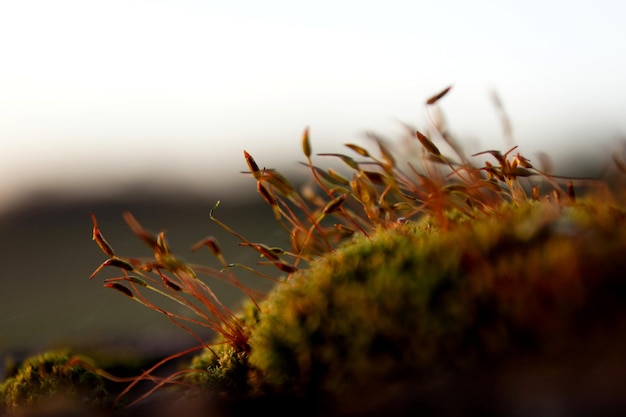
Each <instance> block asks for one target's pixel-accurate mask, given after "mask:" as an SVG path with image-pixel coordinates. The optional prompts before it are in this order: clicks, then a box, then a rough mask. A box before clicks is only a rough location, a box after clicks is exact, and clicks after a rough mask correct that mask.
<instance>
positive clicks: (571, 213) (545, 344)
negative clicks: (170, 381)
mask: <svg viewBox="0 0 626 417" xmlns="http://www.w3.org/2000/svg"><path fill="white" fill-rule="evenodd" d="M450 219H456V220H455V221H454V222H453V223H447V224H446V226H445V229H443V228H442V227H441V226H439V225H438V222H437V221H434V220H431V219H424V220H423V221H420V222H417V223H409V224H406V225H402V226H398V227H397V228H395V229H392V230H380V231H379V232H378V233H377V234H376V235H374V236H372V237H370V238H367V239H365V238H362V239H357V240H356V241H354V242H352V243H350V244H348V245H345V246H343V247H341V248H340V249H338V250H336V251H335V252H333V253H331V254H329V255H327V256H325V257H322V258H320V259H318V260H317V261H316V262H315V263H313V264H312V265H311V268H310V269H308V270H306V271H303V272H301V273H298V274H296V275H295V276H294V278H293V280H292V281H291V283H290V284H289V285H282V286H279V287H278V288H277V289H276V290H275V291H273V292H272V293H271V294H270V296H269V299H268V300H267V302H266V303H265V304H264V305H263V314H262V315H261V318H260V322H259V324H258V325H257V326H256V328H255V329H254V331H253V332H252V336H251V339H250V346H251V354H250V359H249V361H250V364H251V367H252V374H253V375H254V378H253V380H254V381H257V382H258V384H259V386H260V387H262V390H265V391H266V392H286V393H290V394H293V393H295V394H297V395H320V394H321V395H326V394H329V395H331V396H333V395H337V396H339V395H341V394H342V393H344V392H347V391H348V390H349V389H350V388H351V387H352V386H353V385H354V382H355V381H360V382H361V383H365V384H366V383H367V381H381V380H385V381H394V380H398V379H401V378H404V377H406V376H409V377H410V378H413V379H419V380H428V379H429V378H432V377H435V376H437V375H441V374H445V373H450V372H453V373H454V372H463V371H467V370H472V369H477V368H479V367H480V366H485V365H489V366H496V365H495V364H497V363H499V361H505V360H506V358H510V357H513V356H516V355H524V354H529V355H538V356H550V355H558V354H559V353H560V352H563V350H564V349H566V347H567V346H568V344H570V343H573V342H574V341H575V340H577V339H578V338H581V337H583V338H584V335H585V334H586V333H587V332H591V331H592V329H596V328H597V327H598V326H605V327H607V328H609V327H611V326H618V327H619V326H621V327H620V328H621V329H624V328H626V326H624V324H625V323H624V320H623V319H621V322H620V319H619V317H622V316H623V313H624V309H625V308H626V291H625V289H626V282H625V279H624V276H623V272H622V271H624V269H625V268H626V259H625V258H624V256H623V253H624V249H626V222H625V219H626V217H625V213H624V211H623V210H622V209H620V208H617V207H610V206H607V205H605V204H604V202H593V201H587V202H580V203H578V204H576V205H572V206H568V207H561V206H557V205H555V204H548V203H545V204H544V203H522V204H518V205H512V204H510V205H503V206H501V207H500V208H498V209H493V210H492V211H490V212H489V214H488V215H487V214H479V213H476V218H475V219H474V220H468V217H467V216H457V217H455V216H450ZM607 331H608V330H607Z"/></svg>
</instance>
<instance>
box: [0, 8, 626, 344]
mask: <svg viewBox="0 0 626 417" xmlns="http://www.w3.org/2000/svg"><path fill="white" fill-rule="evenodd" d="M624 15H626V4H624V3H622V2H615V1H608V0H599V1H596V2H594V3H593V4H590V3H589V2H583V1H567V2H566V1H535V0H531V1H525V2H490V1H481V0H479V1H474V2H463V1H460V0H457V1H455V0H447V1H446V0H444V1H430V2H420V1H400V0H388V1H385V2H376V1H358V2H357V1H341V0H333V1H326V0H319V1H316V2H307V3H303V2H294V1H273V0H268V1H264V2H255V1H229V2H225V1H221V2H217V1H197V0H177V1H164V0H161V1H159V0H151V1H141V0H124V1H118V0H110V1H107V2H100V1H85V0H80V1H78V0H76V1H68V0H60V1H55V2H49V1H45V0H41V1H36V0H22V1H19V2H2V3H1V4H0V57H1V58H0V60H1V62H2V63H1V65H0V268H1V269H2V270H1V271H0V274H1V275H0V279H1V283H2V285H1V289H0V355H2V356H9V355H16V356H20V355H23V354H25V353H27V352H30V351H36V350H41V349H43V348H46V347H50V346H55V345H61V344H79V343H91V344H97V343H101V342H102V341H109V340H118V341H119V343H121V344H123V343H129V344H130V345H132V344H133V343H136V344H139V345H142V343H143V342H142V341H143V340H145V341H147V342H148V343H150V346H152V347H154V348H155V349H157V348H156V346H161V345H162V346H163V347H162V348H163V349H164V350H167V349H171V348H172V345H173V343H180V344H181V346H182V345H185V344H186V343H193V340H191V339H190V338H189V337H188V336H187V335H186V334H183V333H182V331H181V330H179V329H178V328H175V327H174V326H173V325H171V324H170V323H169V322H168V321H167V320H166V319H165V318H163V317H159V316H158V314H156V313H154V312H153V311H144V310H146V309H144V308H142V307H140V306H139V305H136V303H133V302H131V301H130V300H127V299H125V298H123V297H122V296H121V295H119V294H117V293H114V292H113V291H110V290H106V289H102V288H101V282H99V280H98V279H97V278H96V279H94V280H92V281H89V280H88V279H87V278H88V276H89V275H90V274H91V272H92V271H93V270H94V269H95V268H96V267H97V266H98V265H99V264H100V263H101V262H102V261H103V260H104V259H105V258H104V255H103V254H102V253H101V252H100V251H99V249H98V248H97V246H96V245H95V243H93V242H92V241H91V222H90V219H89V215H88V213H89V212H95V213H96V215H97V216H98V218H99V219H100V221H101V224H100V226H101V229H102V230H103V233H105V236H106V237H107V239H109V241H110V242H111V244H112V245H113V246H114V247H115V248H116V249H117V250H118V252H120V253H123V254H125V255H128V256H134V255H136V256H139V255H141V254H148V252H147V248H144V247H143V246H142V245H141V242H139V241H138V240H137V239H135V238H134V237H133V236H132V234H131V233H130V231H129V230H128V228H127V227H126V225H125V223H124V221H123V219H122V213H123V211H125V210H130V211H132V212H133V213H134V214H135V215H136V217H137V218H138V219H139V220H140V222H142V223H143V224H144V225H145V226H146V227H147V228H149V229H151V230H154V231H160V230H162V229H165V230H167V233H168V236H169V238H170V240H171V243H172V245H173V246H174V248H175V250H177V251H178V252H180V253H185V254H186V253H187V252H186V251H187V248H188V247H189V246H190V245H191V244H193V243H195V242H196V241H197V240H199V239H200V238H202V237H204V236H206V235H215V236H217V237H218V238H219V239H220V240H224V244H223V246H224V247H225V250H226V251H227V254H228V256H229V257H230V259H231V260H233V261H241V262H247V263H249V264H254V262H256V261H257V258H256V255H255V253H252V252H248V251H245V250H241V248H238V247H237V242H236V241H235V240H229V239H230V238H231V237H230V236H227V235H225V234H223V233H222V232H221V230H219V228H218V227H217V226H216V225H215V224H213V223H211V222H210V220H209V217H208V213H209V210H210V209H211V207H212V206H213V204H214V203H215V202H216V201H217V200H222V206H221V207H220V211H219V214H220V215H221V216H222V217H223V219H224V220H225V221H226V222H227V223H229V224H230V225H231V226H233V227H235V228H236V229H238V230H240V231H245V232H246V235H247V236H249V238H250V240H257V241H263V242H266V243H269V244H276V245H279V244H281V242H283V241H282V240H281V239H284V237H283V236H282V235H280V234H279V233H278V231H277V230H276V226H275V224H274V223H273V220H272V215H271V211H270V210H269V209H268V208H267V207H265V206H264V205H259V203H262V202H261V200H260V198H259V197H258V195H257V194H256V190H255V184H254V181H253V180H252V179H251V178H249V177H247V176H246V175H243V174H241V171H245V170H246V165H245V161H244V159H243V155H242V152H243V150H244V149H245V150H247V151H248V152H250V153H251V154H252V155H253V156H254V157H255V159H256V160H257V162H258V163H259V165H261V166H263V167H268V168H269V167H273V168H278V169H280V170H281V171H282V172H283V173H286V174H287V175H289V173H292V174H293V175H294V176H297V175H298V174H299V172H301V170H302V167H300V166H299V165H298V161H300V160H302V159H303V157H302V155H301V148H300V138H301V135H302V132H303V130H304V128H305V127H307V126H309V127H310V129H311V140H312V144H313V148H314V152H345V151H346V149H345V148H344V146H343V145H344V144H345V143H357V144H361V145H364V146H367V145H368V144H369V142H368V141H367V138H366V132H374V133H376V134H378V135H380V136H382V137H385V138H387V139H389V140H391V141H393V140H394V139H395V138H397V137H399V136H401V135H402V134H403V133H404V130H403V129H404V128H403V126H402V124H403V123H408V124H411V125H414V126H416V127H418V128H424V126H426V125H427V124H428V117H427V113H426V110H425V107H424V102H425V100H426V99H427V98H428V97H430V96H431V95H433V94H435V93H437V92H439V91H441V90H442V89H443V88H444V87H446V86H448V85H452V86H453V89H452V90H451V92H450V93H449V94H448V95H447V96H446V97H445V98H444V99H443V100H442V101H441V107H442V109H443V111H444V114H445V116H446V119H447V123H448V125H449V126H450V129H451V132H452V133H453V134H454V135H455V136H456V138H457V139H458V140H459V141H460V143H461V144H462V145H463V146H464V147H465V149H466V150H467V152H468V153H473V152H478V151H482V150H486V149H502V150H506V149H507V148H508V147H509V143H507V140H506V138H505V137H504V136H503V132H502V126H501V124H500V119H499V114H498V112H497V111H496V109H495V108H494V105H493V102H492V99H491V94H492V93H493V92H496V93H497V94H498V96H499V97H500V99H501V101H502V103H503V105H504V108H505V110H506V111H507V113H508V116H509V118H510V120H511V123H512V127H513V134H514V137H515V143H516V144H518V145H519V146H520V148H519V150H520V152H521V153H522V154H523V155H525V156H526V157H528V158H529V159H531V161H532V160H533V158H534V157H535V156H536V155H537V154H538V152H545V153H547V154H549V155H550V156H551V157H552V159H553V162H554V164H555V170H556V171H557V173H560V174H563V175H571V174H574V173H575V172H576V171H580V170H581V169H583V168H584V170H585V172H586V173H590V174H592V175H593V174H594V173H597V172H600V171H601V169H602V166H603V164H604V163H605V162H606V160H607V159H608V158H610V152H612V150H613V148H614V146H615V145H616V144H617V143H618V142H619V141H621V140H622V138H623V135H624V134H625V132H626V117H625V116H626V115H625V114H624V112H625V109H626V80H625V79H624V74H626V44H625V43H624V39H626V26H624V24H623V16H624ZM322 164H323V163H322ZM189 256H190V257H191V255H189ZM194 256H195V255H194ZM198 256H204V257H205V258H202V259H203V261H204V260H207V261H208V258H209V256H208V254H202V255H198ZM228 294H229V295H227V296H225V297H229V298H228V300H229V303H234V304H236V303H237V302H238V300H239V299H240V296H239V295H236V294H231V293H228ZM161 342H162V343H161ZM143 348H145V346H143Z"/></svg>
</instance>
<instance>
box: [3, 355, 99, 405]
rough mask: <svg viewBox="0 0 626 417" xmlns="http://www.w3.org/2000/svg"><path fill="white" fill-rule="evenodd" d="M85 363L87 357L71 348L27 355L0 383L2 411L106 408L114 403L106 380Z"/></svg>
mask: <svg viewBox="0 0 626 417" xmlns="http://www.w3.org/2000/svg"><path fill="white" fill-rule="evenodd" d="M85 363H89V362H88V359H87V358H85V357H83V356H77V355H75V354H73V353H72V352H71V351H69V350H57V351H48V352H45V353H43V354H41V355H37V356H33V357H30V358H27V359H26V360H25V361H24V362H23V363H22V364H21V366H20V367H19V368H18V369H17V372H16V374H15V375H14V376H12V377H10V378H7V380H6V381H4V382H3V383H2V384H1V385H0V415H5V414H6V415H31V414H32V415H38V414H36V413H43V414H42V415H52V413H54V412H58V413H69V412H78V411H102V410H104V409H105V408H104V407H105V406H108V405H110V399H109V398H108V394H107V390H106V388H105V381H104V379H103V378H102V377H101V376H99V375H97V374H95V373H93V372H91V371H89V370H87V369H85V367H84V366H82V365H83V364H85ZM29 413H30V414H29ZM46 413H49V414H46Z"/></svg>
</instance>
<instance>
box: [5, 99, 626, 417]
mask: <svg viewBox="0 0 626 417" xmlns="http://www.w3.org/2000/svg"><path fill="white" fill-rule="evenodd" d="M449 90H450V88H447V89H445V90H443V91H442V92H441V93H439V94H436V95H434V96H433V97H431V98H429V99H428V100H427V102H426V106H427V108H428V109H429V111H430V112H431V114H432V115H433V117H432V127H431V128H430V129H429V130H422V131H418V130H417V129H414V128H411V127H410V126H407V132H408V136H409V137H410V138H411V142H410V143H409V145H411V146H410V148H408V149H403V150H402V151H401V152H399V151H397V149H395V148H394V147H393V146H392V145H391V144H390V143H388V142H387V141H385V140H383V139H382V138H380V137H378V136H376V135H371V136H370V137H371V139H372V140H373V142H374V144H375V147H376V149H377V152H376V153H374V152H372V151H371V150H368V149H365V148H364V147H362V146H359V145H355V144H346V148H347V149H348V150H349V151H350V153H351V154H353V156H350V155H344V154H337V153H333V154H318V155H316V157H320V158H332V159H334V160H335V159H338V160H339V161H341V162H342V164H343V166H344V168H345V169H344V171H342V172H339V171H338V170H335V169H324V168H321V167H319V166H317V165H315V164H314V162H313V158H314V154H313V148H312V145H311V140H310V130H309V129H308V128H306V129H305V130H304V134H303V137H302V150H303V153H304V156H305V158H306V162H303V165H304V166H306V168H307V169H308V170H309V171H310V173H311V181H310V183H308V184H305V185H304V186H303V187H296V186H294V185H293V184H292V183H290V182H289V181H288V180H287V178H285V177H284V176H283V175H281V174H280V173H279V172H277V171H276V170H274V169H266V168H260V166H259V164H258V163H257V162H256V161H255V159H254V158H253V157H252V155H250V154H249V153H248V152H246V151H244V160H245V162H246V164H247V166H248V168H249V171H248V172H246V174H247V175H251V177H252V179H253V180H255V181H256V185H257V191H258V192H259V194H260V195H261V198H262V199H263V200H264V201H265V202H266V203H267V204H268V205H269V206H270V207H271V209H272V211H273V213H274V216H275V219H276V221H277V227H279V228H281V229H282V230H283V231H284V232H285V233H286V234H287V236H289V238H290V243H291V244H290V247H289V248H281V247H274V246H271V245H267V244H263V243H259V242H252V241H249V240H248V239H246V237H245V236H244V235H243V234H241V233H239V232H238V231H236V230H235V229H234V228H231V227H230V226H228V225H226V224H225V223H224V222H222V221H221V220H219V218H218V216H217V211H218V210H217V209H218V205H219V202H218V204H216V205H215V206H214V207H213V209H211V210H210V213H209V218H210V219H211V220H212V221H213V222H215V223H216V224H217V225H218V226H219V227H221V228H224V229H225V230H226V231H228V232H229V233H230V234H232V235H233V236H235V237H236V238H238V239H239V240H240V244H241V246H244V247H246V248H248V249H251V250H254V251H255V252H256V253H257V254H258V255H259V257H260V261H259V264H262V265H270V266H274V267H275V271H276V272H275V273H274V274H268V273H261V272H259V271H258V268H256V267H250V266H245V265H240V264H233V263H230V262H228V260H227V259H226V258H225V256H224V254H223V253H222V250H221V247H220V244H219V243H218V242H217V240H216V239H215V238H214V237H211V236H209V237H207V238H205V239H202V240H201V241H200V242H198V243H196V244H195V245H193V246H192V250H194V251H197V250H200V249H203V248H204V247H206V248H207V249H208V251H209V253H210V255H211V256H213V257H215V258H216V259H217V260H218V261H219V263H220V265H221V268H211V267H208V266H204V265H196V264H190V263H188V262H186V261H184V260H183V259H182V258H180V257H179V256H177V255H176V254H174V253H172V251H171V250H170V248H169V246H168V244H167V242H166V238H165V234H164V233H163V232H162V233H158V234H154V233H152V232H150V231H148V230H146V229H145V228H143V227H142V226H141V224H140V223H139V221H138V220H137V219H135V217H134V216H133V215H132V214H130V213H126V214H125V220H126V222H127V223H128V224H129V226H130V228H131V229H132V231H133V232H134V233H135V234H136V235H137V236H138V237H139V238H140V239H141V240H142V241H143V242H144V243H145V244H147V245H148V246H149V247H150V249H151V250H152V251H153V252H154V257H153V258H150V259H141V258H133V257H125V256H121V255H119V254H118V253H117V252H116V251H115V250H114V249H113V248H112V247H111V245H109V244H108V243H107V241H106V240H105V238H104V236H103V233H102V231H101V230H100V227H99V225H98V223H97V219H96V216H95V215H94V214H92V215H91V217H92V222H93V239H94V240H95V241H96V243H97V244H98V245H99V247H100V248H101V249H102V251H103V252H104V253H105V255H106V256H107V259H106V260H105V261H104V262H103V263H102V264H101V265H100V266H99V267H98V268H97V269H96V271H95V272H94V273H93V274H92V276H91V278H94V277H95V276H96V275H97V274H98V273H99V272H100V271H101V270H102V269H104V268H109V267H114V268H117V269H118V270H119V271H120V275H119V276H116V277H113V278H107V279H105V280H104V286H105V287H107V288H111V289H114V290H117V291H119V292H120V293H122V294H123V295H125V296H127V297H129V298H130V299H132V300H133V301H135V302H138V303H140V304H142V305H144V306H146V307H148V308H151V309H153V310H155V311H157V312H159V313H160V314H163V315H164V316H165V317H167V319H169V320H170V321H171V322H173V323H174V324H175V325H177V326H179V327H180V328H181V329H183V330H184V331H185V332H188V333H190V334H191V335H192V336H194V337H195V338H196V339H197V341H198V346H197V348H195V349H190V350H189V351H186V352H179V353H177V354H174V355H172V356H171V357H170V358H165V359H163V361H162V362H160V363H158V364H157V365H155V366H154V367H152V368H151V369H148V370H146V371H143V372H141V373H140V375H138V376H137V377H136V378H134V379H133V380H132V382H131V383H130V384H129V385H128V386H127V387H126V388H125V389H124V390H122V391H121V394H120V396H119V397H118V398H117V400H120V399H122V398H124V396H125V395H128V394H129V393H130V392H131V391H132V389H133V388H134V387H136V386H137V384H139V383H140V382H142V381H149V382H152V383H153V388H152V389H150V390H148V391H147V392H145V393H143V394H142V395H138V396H136V398H134V400H133V401H132V402H131V403H137V402H141V401H144V400H146V397H148V396H149V395H151V394H153V393H154V391H156V390H157V389H165V388H166V387H168V389H169V390H175V391H174V392H176V393H178V395H180V396H184V397H185V398H203V397H206V396H209V397H211V398H215V397H217V398H220V399H221V401H223V404H226V406H227V407H228V408H227V409H228V410H230V411H231V412H232V414H233V415H235V414H236V411H241V410H242V408H241V407H243V406H242V405H241V404H254V405H255V407H256V406H259V404H265V403H264V402H263V401H265V400H269V399H275V400H277V401H274V402H273V403H272V404H273V405H272V406H271V409H272V410H273V411H274V412H278V411H277V410H279V408H277V407H281V406H282V407H288V405H293V404H294V402H293V401H292V400H295V401H296V403H295V404H297V405H298V406H302V407H301V408H300V410H303V409H305V410H306V412H307V413H309V414H310V415H318V414H319V415H358V414H359V413H360V412H363V413H365V412H369V413H372V412H375V411H380V412H382V410H384V411H385V412H387V413H392V414H393V413H394V412H397V413H398V415H405V414H406V413H410V412H421V413H422V414H423V413H427V412H428V410H431V411H432V410H438V411H442V410H448V411H449V409H446V408H440V407H444V406H447V407H450V406H451V405H450V402H449V401H442V398H443V396H444V393H445V395H446V396H454V397H455V404H456V405H458V406H459V407H461V406H462V405H465V406H466V409H465V410H466V411H467V410H470V409H471V407H478V408H476V409H477V410H483V411H485V412H491V413H497V412H503V413H504V414H506V412H507V411H510V410H508V409H501V408H498V407H502V406H503V405H502V404H503V403H502V402H498V401H496V402H493V401H492V402H489V401H486V402H481V401H480V399H481V398H482V399H483V400H486V399H487V398H495V397H497V398H500V399H503V398H507V396H510V395H511V392H510V390H515V389H516V387H517V385H515V384H516V383H517V381H518V380H517V379H515V376H516V375H521V374H523V375H524V378H527V379H528V378H530V379H531V380H532V377H533V376H534V375H535V374H534V373H533V372H535V373H539V374H541V375H544V374H542V373H541V372H543V371H545V370H549V372H550V375H561V376H563V378H562V379H558V378H557V382H558V383H562V384H564V385H567V384H569V383H571V380H570V378H569V377H568V375H569V374H567V372H568V371H567V370H570V369H579V368H581V367H582V365H581V363H582V362H581V360H582V359H581V358H585V359H587V360H588V359H589V358H602V357H604V358H607V357H610V358H611V359H616V360H618V361H621V362H619V364H621V365H624V359H623V358H622V357H621V356H619V355H613V353H614V350H613V349H614V348H615V346H618V347H619V346H624V344H626V337H622V336H619V337H615V335H622V334H626V333H624V330H626V314H624V313H626V279H625V278H624V277H625V276H626V275H625V274H624V273H623V271H624V270H626V257H624V256H623V253H624V250H625V249H626V210H625V208H624V204H623V200H622V198H623V196H624V194H623V190H624V188H623V175H624V171H626V170H624V169H623V166H624V165H626V164H625V163H624V158H622V156H620V155H619V154H616V155H615V157H614V162H615V167H616V170H615V172H616V176H615V177H613V178H610V179H607V178H563V177H559V176H556V175H553V174H551V173H550V172H549V171H548V168H547V167H542V168H538V167H536V166H535V165H534V164H533V163H532V161H531V160H530V159H528V158H526V157H524V156H523V155H521V154H520V153H519V151H518V148H517V146H513V147H511V148H510V149H509V150H507V151H506V152H504V153H502V152H500V151H496V150H488V151H484V152H480V153H477V154H474V155H472V156H466V155H464V154H463V153H462V152H461V151H460V147H459V146H458V144H457V143H456V142H455V140H454V138H453V137H452V136H451V135H450V134H449V133H448V129H447V127H446V126H445V125H444V124H443V121H442V120H443V117H440V115H439V112H440V109H439V107H438V106H439V104H438V103H439V100H440V99H441V98H443V97H444V96H445V95H446V94H447V93H448V92H449ZM444 146H445V147H446V148H447V149H450V150H451V155H447V154H445V153H444V152H442V151H441V148H442V147H444ZM479 158H481V159H483V162H482V163H477V162H476V161H477V160H478V159H479ZM238 268H245V269H246V270H248V271H252V272H254V273H256V274H257V275H258V276H259V279H271V280H272V281H273V286H272V290H271V291H269V292H268V293H265V294H259V293H256V292H254V291H252V290H251V289H249V288H247V287H246V286H245V285H243V284H242V283H241V282H240V280H238V279H237V276H236V271H237V270H238ZM214 279H218V280H223V281H226V282H228V283H230V284H232V285H234V286H236V287H237V288H239V289H240V290H241V291H242V294H243V295H245V297H247V300H248V301H247V304H246V306H245V308H243V309H242V310H241V311H237V312H234V311H231V310H230V309H229V308H228V307H227V306H225V305H224V304H223V303H222V302H221V301H220V299H219V298H218V297H217V296H216V295H215V294H214V293H213V291H212V289H211V285H212V284H211V280H214ZM148 294H150V296H148ZM155 295H156V297H155ZM159 297H161V298H162V299H163V300H169V301H172V302H174V303H177V304H178V305H180V306H182V307H183V309H177V310H176V311H175V312H174V311H168V310H167V309H165V308H163V307H161V305H160V304H159V301H158V300H159ZM184 312H186V313H184ZM196 328H202V329H209V330H212V331H213V332H215V334H217V336H216V338H215V339H214V340H204V339H203V338H202V337H200V336H199V335H198V334H197V332H196V331H195V330H194V329H196ZM612 339H613V340H612ZM610 340H612V341H613V343H608V341H610ZM616 343H617V345H616ZM194 351H200V352H199V353H198V354H197V355H196V356H195V357H193V358H192V359H191V360H190V361H189V364H188V366H187V367H185V368H184V369H180V370H179V371H177V372H175V373H174V374H172V375H170V376H168V377H165V378H163V377H157V376H155V374H154V372H155V370H157V369H158V368H159V367H160V366H161V365H163V364H164V363H166V362H167V361H168V360H171V359H173V358H180V357H183V356H184V355H186V354H189V353H192V352H194ZM614 356H615V357H614ZM622 356H623V355H622ZM518 364H523V366H521V367H520V368H518ZM521 368H523V372H521V371H520V369H521ZM581 369H582V368H581ZM585 369H587V368H585ZM96 375H104V376H103V377H106V376H107V375H106V374H96ZM579 376H580V375H579ZM99 377H100V376H99ZM619 378H622V379H621V381H623V382H626V376H625V375H623V374H620V375H619ZM521 380H523V381H526V379H520V381H521ZM474 381H480V382H481V383H482V384H483V385H481V387H483V388H484V389H485V390H487V391H484V390H483V391H480V392H479V391H478V390H477V388H476V386H477V384H476V383H475V382H474ZM512 381H513V382H512ZM485 384H486V385H485ZM507 384H508V385H507ZM520 384H521V383H520ZM555 384H556V383H555ZM6 386H7V384H6V383H5V386H4V390H6V389H7V388H6ZM485 387H486V388H485ZM570 388H571V387H563V389H562V391H559V392H557V393H556V394H555V395H561V394H562V395H563V396H566V397H567V398H566V400H571V401H573V402H576V401H579V402H580V398H579V397H578V396H576V395H573V394H572V392H574V391H572V390H571V389H570ZM481 396H482V397H481ZM574 397H576V398H574ZM276 404H281V405H280V406H277V405H276ZM477 404H478V405H477ZM504 414H503V415H504ZM368 415H371V414H368ZM492 415H493V414H492Z"/></svg>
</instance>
